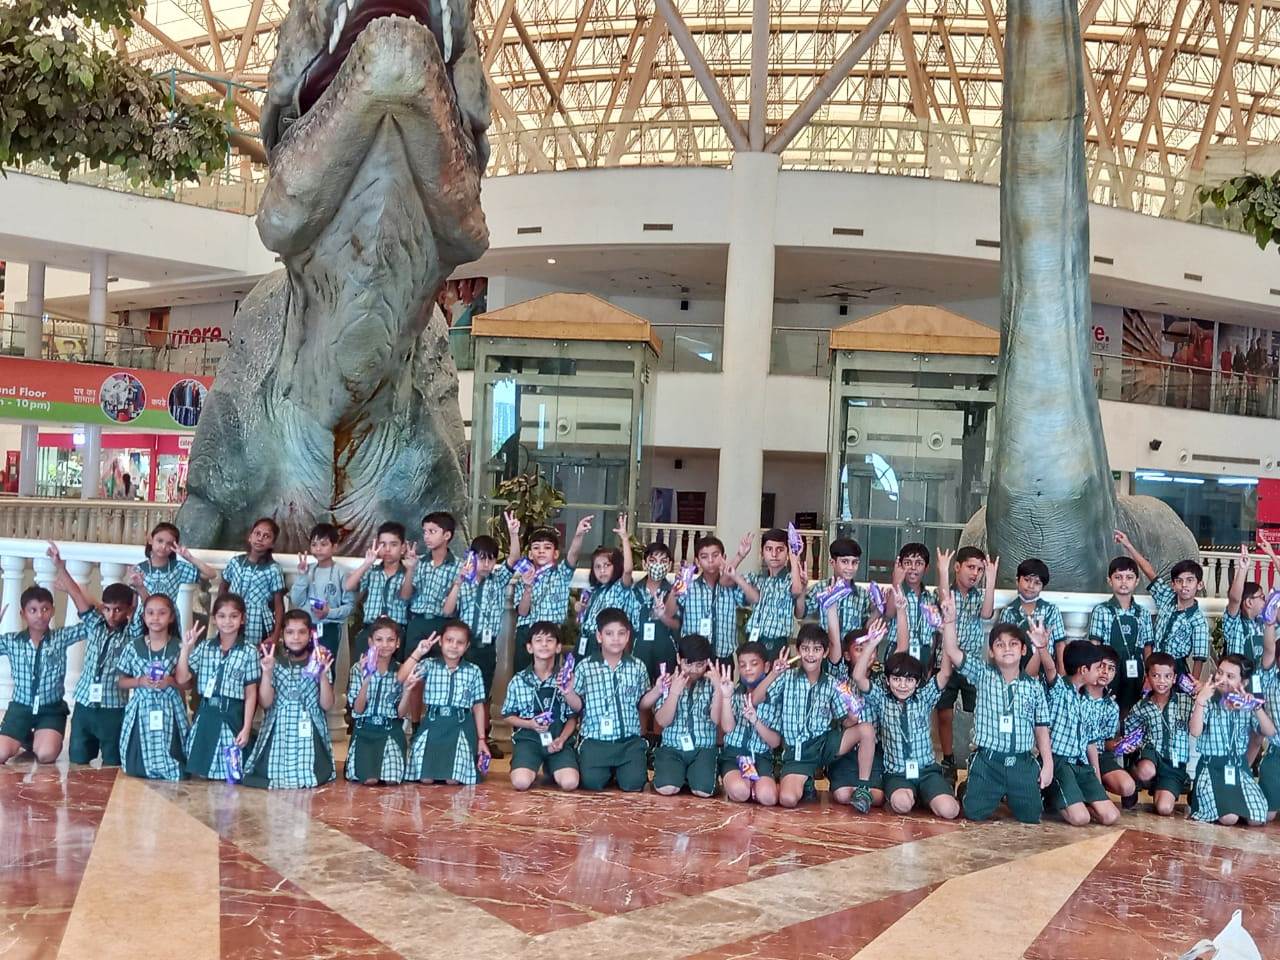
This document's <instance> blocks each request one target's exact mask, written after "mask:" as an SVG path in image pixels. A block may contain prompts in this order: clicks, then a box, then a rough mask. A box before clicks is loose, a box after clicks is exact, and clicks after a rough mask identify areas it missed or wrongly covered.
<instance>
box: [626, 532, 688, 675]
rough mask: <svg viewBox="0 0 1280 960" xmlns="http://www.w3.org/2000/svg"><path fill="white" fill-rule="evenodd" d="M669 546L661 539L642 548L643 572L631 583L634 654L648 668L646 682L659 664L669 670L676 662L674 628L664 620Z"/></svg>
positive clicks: (676, 628)
mask: <svg viewBox="0 0 1280 960" xmlns="http://www.w3.org/2000/svg"><path fill="white" fill-rule="evenodd" d="M671 567H672V558H671V549H670V548H669V547H668V546H667V545H666V544H665V543H662V542H661V541H658V542H656V543H651V544H649V545H648V546H647V547H645V548H644V576H643V577H642V578H641V579H640V580H639V581H638V582H637V583H636V585H635V586H634V587H632V588H631V589H632V593H633V595H634V597H633V600H632V605H633V608H634V610H635V619H634V620H633V621H632V626H633V627H634V628H635V635H636V637H635V646H634V652H633V656H635V657H636V658H637V659H639V660H640V662H641V663H643V664H644V665H645V667H647V668H648V670H649V682H650V683H653V682H654V681H655V680H657V679H658V672H659V667H660V665H662V664H665V665H666V668H667V672H668V673H671V672H672V671H674V670H675V666H676V645H675V637H676V632H677V631H678V630H679V626H678V624H677V625H676V626H675V627H673V626H672V625H671V624H669V623H667V620H666V606H667V597H669V596H670V595H671V589H672V588H671V581H670V580H669V579H667V578H668V575H669V574H670V573H671Z"/></svg>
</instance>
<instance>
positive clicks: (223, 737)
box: [187, 697, 251, 780]
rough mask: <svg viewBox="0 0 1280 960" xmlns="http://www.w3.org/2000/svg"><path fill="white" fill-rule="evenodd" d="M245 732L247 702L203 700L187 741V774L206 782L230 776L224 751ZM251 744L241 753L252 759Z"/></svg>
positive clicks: (224, 699) (224, 698) (220, 699)
mask: <svg viewBox="0 0 1280 960" xmlns="http://www.w3.org/2000/svg"><path fill="white" fill-rule="evenodd" d="M243 728H244V701H243V700H234V699H231V698H229V697H215V698H213V699H211V700H201V701H200V709H198V710H197V711H196V716H195V719H194V720H193V721H192V724H191V733H190V735H189V736H188V737H187V773H188V774H190V775H191V776H193V777H204V778H205V779H206V780H221V779H223V778H224V777H225V776H226V775H227V762H226V757H224V756H223V750H224V749H225V748H226V746H227V745H228V744H229V743H233V742H235V739H236V737H237V736H239V734H240V731H241V730H242V729H243ZM250 746H251V745H250V744H246V745H245V747H244V749H243V751H242V753H243V754H244V758H245V759H246V760H247V759H248V758H249V751H250Z"/></svg>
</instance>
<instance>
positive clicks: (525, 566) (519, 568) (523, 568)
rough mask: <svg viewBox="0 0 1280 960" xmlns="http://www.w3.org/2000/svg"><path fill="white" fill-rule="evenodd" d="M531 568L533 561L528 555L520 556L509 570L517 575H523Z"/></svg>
mask: <svg viewBox="0 0 1280 960" xmlns="http://www.w3.org/2000/svg"><path fill="white" fill-rule="evenodd" d="M532 569H533V561H532V560H530V559H529V558H528V557H521V558H520V559H519V560H517V561H516V562H515V563H514V564H513V565H512V567H511V572H512V573H514V574H515V575H516V576H517V577H523V576H524V575H525V574H526V573H528V572H529V571H530V570H532Z"/></svg>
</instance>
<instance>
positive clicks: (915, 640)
mask: <svg viewBox="0 0 1280 960" xmlns="http://www.w3.org/2000/svg"><path fill="white" fill-rule="evenodd" d="M902 594H903V596H904V597H905V598H906V601H907V604H906V606H907V629H908V630H909V631H910V638H909V640H908V641H907V643H908V650H909V651H910V653H911V655H912V656H913V657H915V658H916V659H924V658H926V657H927V656H928V655H929V650H930V648H931V647H932V646H933V637H934V630H933V628H932V627H930V626H929V621H927V620H926V619H925V618H924V611H923V609H922V608H923V607H925V606H931V607H936V606H937V605H938V595H937V593H935V592H934V591H933V590H928V589H926V590H922V591H920V592H919V593H916V592H915V591H914V590H912V589H911V588H910V587H908V586H907V585H906V584H905V583H904V584H903V585H902ZM959 613H960V612H959V609H958V608H957V610H956V615H957V617H958V616H959ZM896 638H897V634H896V632H895V629H894V628H892V627H891V628H890V630H889V636H888V637H886V638H885V642H886V644H893V643H895V642H896ZM963 646H964V644H963V643H962V644H961V647H962V648H963Z"/></svg>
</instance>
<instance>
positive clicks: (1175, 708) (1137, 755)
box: [1124, 653, 1195, 817]
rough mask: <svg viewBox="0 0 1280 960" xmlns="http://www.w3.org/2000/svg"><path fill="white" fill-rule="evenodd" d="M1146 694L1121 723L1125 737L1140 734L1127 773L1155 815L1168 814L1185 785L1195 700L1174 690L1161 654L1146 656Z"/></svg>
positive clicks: (1174, 676)
mask: <svg viewBox="0 0 1280 960" xmlns="http://www.w3.org/2000/svg"><path fill="white" fill-rule="evenodd" d="M1146 677H1147V682H1148V683H1149V684H1150V685H1151V696H1149V697H1145V698H1143V699H1141V700H1139V701H1138V702H1137V703H1136V704H1135V705H1134V707H1133V709H1132V710H1130V711H1129V713H1128V716H1126V717H1125V720H1124V732H1125V736H1129V735H1130V734H1132V733H1133V732H1134V731H1135V730H1138V729H1141V730H1142V740H1141V742H1140V743H1139V744H1138V745H1137V746H1136V747H1135V749H1134V753H1133V755H1132V756H1133V759H1132V760H1131V763H1130V769H1132V771H1133V776H1134V778H1135V779H1136V780H1137V781H1138V783H1139V784H1141V785H1142V787H1143V788H1144V789H1147V790H1150V791H1151V799H1152V800H1153V801H1154V804H1155V812H1156V813H1158V814H1159V815H1160V816H1162V817H1168V816H1172V814H1173V808H1174V806H1175V805H1176V804H1177V802H1178V798H1179V797H1181V796H1182V795H1183V794H1184V793H1186V792H1187V789H1188V788H1189V787H1190V786H1191V778H1190V777H1189V776H1188V775H1187V763H1188V762H1189V761H1190V759H1191V734H1190V730H1189V726H1190V723H1191V712H1192V710H1193V709H1194V708H1195V698H1194V697H1192V696H1190V695H1188V694H1185V693H1182V692H1181V691H1180V690H1178V689H1177V680H1178V665H1177V664H1176V663H1175V662H1174V659H1173V657H1171V656H1169V655H1168V654H1167V653H1153V654H1151V656H1149V657H1147V662H1146Z"/></svg>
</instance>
